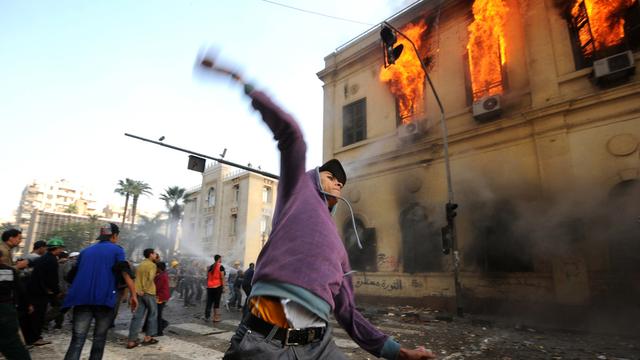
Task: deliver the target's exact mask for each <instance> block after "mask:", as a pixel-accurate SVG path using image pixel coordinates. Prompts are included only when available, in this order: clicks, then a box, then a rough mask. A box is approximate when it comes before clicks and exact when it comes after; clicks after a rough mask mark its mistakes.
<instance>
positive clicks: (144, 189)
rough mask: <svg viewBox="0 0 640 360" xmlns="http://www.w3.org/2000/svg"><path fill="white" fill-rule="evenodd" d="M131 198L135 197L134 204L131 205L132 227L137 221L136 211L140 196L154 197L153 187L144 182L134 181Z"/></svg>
mask: <svg viewBox="0 0 640 360" xmlns="http://www.w3.org/2000/svg"><path fill="white" fill-rule="evenodd" d="M130 190H131V192H130V194H131V196H133V202H132V204H131V226H133V223H134V222H135V219H136V210H137V208H138V198H139V197H140V195H152V194H153V193H152V192H151V186H149V184H147V183H146V182H144V181H138V180H134V181H133V183H132V186H131V189H130Z"/></svg>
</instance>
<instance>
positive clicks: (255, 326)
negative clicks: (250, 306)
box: [244, 314, 327, 346]
mask: <svg viewBox="0 0 640 360" xmlns="http://www.w3.org/2000/svg"><path fill="white" fill-rule="evenodd" d="M244 324H245V325H246V326H247V327H248V328H249V329H251V330H252V331H255V332H257V333H259V334H262V335H264V336H269V333H271V331H272V329H273V328H274V327H275V328H276V329H277V330H276V334H275V335H274V336H273V338H274V339H276V340H280V341H281V342H282V345H283V346H285V345H307V344H310V343H314V342H318V341H320V340H322V337H323V336H324V333H325V331H326V330H327V327H326V326H320V327H308V328H304V329H285V328H281V327H279V326H277V325H273V324H270V323H268V322H266V321H264V320H262V319H260V318H259V317H257V316H255V315H253V314H248V315H247V317H246V318H245V320H244Z"/></svg>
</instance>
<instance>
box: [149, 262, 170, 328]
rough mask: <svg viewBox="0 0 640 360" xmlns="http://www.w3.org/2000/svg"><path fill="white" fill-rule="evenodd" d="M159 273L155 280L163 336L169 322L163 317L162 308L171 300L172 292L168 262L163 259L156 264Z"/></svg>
mask: <svg viewBox="0 0 640 360" xmlns="http://www.w3.org/2000/svg"><path fill="white" fill-rule="evenodd" d="M156 266H157V267H158V273H157V274H156V277H155V278H154V279H153V281H154V282H155V283H156V298H157V299H158V336H162V335H164V334H163V331H164V329H165V328H166V327H167V326H169V322H168V321H167V320H165V319H163V318H162V310H164V306H165V305H166V304H167V301H169V298H170V297H171V294H170V292H169V274H168V273H167V264H166V263H165V262H163V261H161V262H159V263H157V264H156Z"/></svg>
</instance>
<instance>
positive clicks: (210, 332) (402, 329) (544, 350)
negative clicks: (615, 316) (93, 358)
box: [31, 300, 640, 360]
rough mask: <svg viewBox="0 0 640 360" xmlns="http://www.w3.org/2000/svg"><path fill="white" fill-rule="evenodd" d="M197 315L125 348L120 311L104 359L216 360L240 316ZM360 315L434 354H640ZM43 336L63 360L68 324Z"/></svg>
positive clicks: (587, 339)
mask: <svg viewBox="0 0 640 360" xmlns="http://www.w3.org/2000/svg"><path fill="white" fill-rule="evenodd" d="M201 313H202V306H198V307H188V308H184V307H183V306H182V302H181V301H180V300H174V301H172V302H170V303H169V305H168V307H167V311H166V314H167V315H166V319H168V320H169V321H170V323H171V325H170V327H169V328H168V330H166V331H165V336H163V337H159V338H158V339H159V340H160V343H159V344H157V345H150V346H139V347H137V348H135V349H131V350H127V349H126V348H125V344H126V335H127V331H128V325H129V318H130V316H131V314H130V312H129V311H126V310H125V311H123V312H122V314H121V315H120V317H119V318H118V321H117V323H116V325H117V326H116V328H115V329H114V331H111V332H110V334H109V340H108V343H107V348H106V351H105V357H104V359H107V360H124V359H132V360H133V359H136V360H139V359H161V360H162V359H189V360H201V359H221V358H222V354H223V353H224V351H225V350H226V348H227V346H228V341H229V339H230V337H231V336H232V335H233V331H234V330H235V327H236V325H237V324H238V321H239V319H240V313H239V312H229V311H226V310H223V321H222V323H220V324H217V325H216V326H215V327H214V326H213V325H212V324H211V323H207V322H205V321H204V320H202V318H201V316H202V315H201ZM364 313H365V315H366V316H367V317H368V318H370V319H372V321H373V322H374V323H375V324H376V325H378V326H379V327H380V328H381V329H382V330H384V331H385V332H386V333H388V334H390V335H392V336H394V337H395V338H396V339H398V340H400V341H401V343H402V344H403V345H404V346H408V347H413V346H418V345H423V346H425V347H427V348H428V349H431V350H432V351H434V352H436V353H437V354H438V358H439V359H500V360H508V359H640V340H639V339H638V337H635V338H631V337H624V336H614V335H604V334H586V333H579V332H561V331H555V330H542V329H539V328H533V327H528V326H526V325H522V324H520V325H517V326H514V325H513V323H510V322H508V321H501V320H497V319H491V320H486V319H487V318H486V317H485V318H483V319H482V320H481V319H480V318H478V317H474V316H471V315H470V316H466V317H465V318H464V319H453V321H449V320H451V319H450V318H449V319H448V318H447V317H446V316H443V314H441V313H438V312H436V311H430V310H428V309H416V308H412V307H401V308H398V307H386V308H376V307H373V306H366V305H365V310H364ZM334 326H335V323H334ZM334 334H335V341H336V344H337V345H338V346H339V347H340V348H341V349H342V350H343V351H344V352H345V353H346V354H347V356H348V357H349V358H352V359H357V360H364V359H373V356H371V355H369V354H368V353H366V352H364V351H363V350H361V349H359V348H358V347H357V345H356V344H355V343H354V342H353V341H351V340H350V339H349V337H348V336H347V334H346V333H345V332H344V331H343V330H342V329H339V328H338V329H336V330H335V333H334ZM45 338H46V339H48V340H51V341H52V342H53V344H51V345H47V346H42V347H38V348H34V349H32V350H31V354H32V356H33V359H62V357H63V355H64V352H65V351H66V347H67V345H68V344H69V340H70V324H68V323H65V326H64V328H63V329H62V330H51V331H49V332H48V333H45ZM90 348H91V346H90V343H89V342H88V343H87V344H86V345H85V348H84V353H83V359H86V358H88V354H89V349H90Z"/></svg>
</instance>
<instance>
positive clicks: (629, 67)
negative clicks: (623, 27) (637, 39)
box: [593, 51, 636, 84]
mask: <svg viewBox="0 0 640 360" xmlns="http://www.w3.org/2000/svg"><path fill="white" fill-rule="evenodd" d="M635 70H636V67H635V65H634V60H633V53H632V52H631V51H625V52H622V53H619V54H615V55H612V56H609V57H606V58H604V59H600V60H596V61H594V62H593V77H594V78H595V81H596V83H598V84H609V83H612V82H618V81H621V80H626V79H627V78H628V77H630V76H631V75H633V74H634V73H635Z"/></svg>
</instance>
